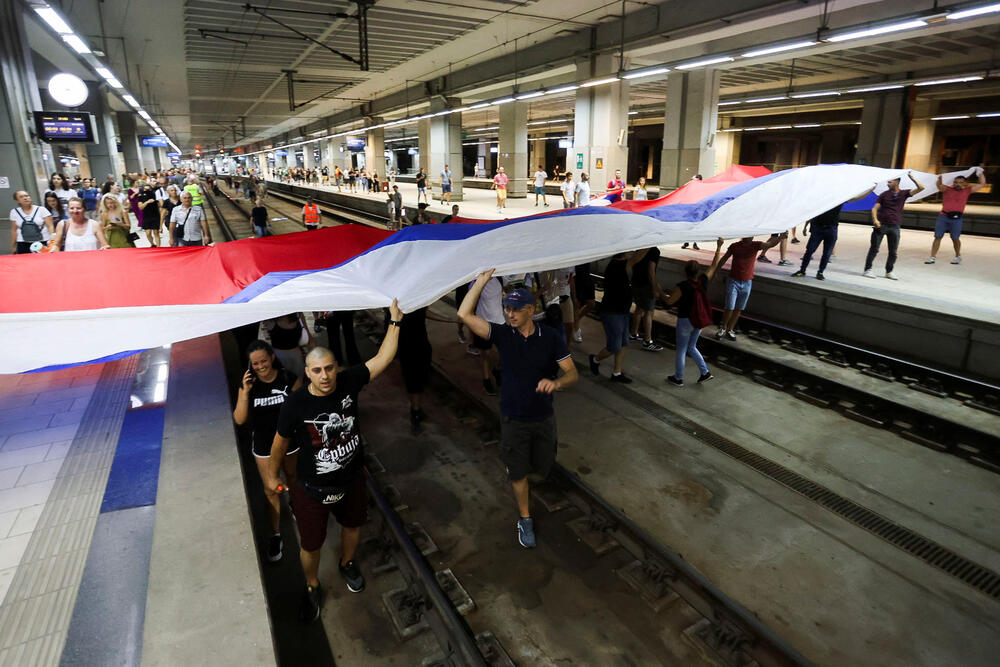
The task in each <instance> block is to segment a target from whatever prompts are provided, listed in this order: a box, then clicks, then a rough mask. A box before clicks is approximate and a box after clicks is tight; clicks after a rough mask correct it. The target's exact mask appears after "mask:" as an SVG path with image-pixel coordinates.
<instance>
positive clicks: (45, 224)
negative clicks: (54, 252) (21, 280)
mask: <svg viewBox="0 0 1000 667" xmlns="http://www.w3.org/2000/svg"><path fill="white" fill-rule="evenodd" d="M14 201H15V202H17V206H16V207H14V208H12V209H11V210H10V252H11V254H12V255H24V254H27V253H30V252H31V244H32V243H35V242H36V241H37V242H39V243H43V244H44V243H48V240H49V239H50V238H52V235H53V234H54V233H55V228H54V227H53V225H52V216H51V215H49V212H48V211H47V210H45V209H44V208H42V207H41V206H35V204H33V203H32V201H31V195H30V194H28V193H27V192H26V191H24V190H18V191H17V192H15V193H14Z"/></svg>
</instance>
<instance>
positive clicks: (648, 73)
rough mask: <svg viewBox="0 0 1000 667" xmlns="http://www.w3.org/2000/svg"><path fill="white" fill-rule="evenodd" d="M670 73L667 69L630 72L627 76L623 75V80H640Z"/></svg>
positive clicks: (658, 68)
mask: <svg viewBox="0 0 1000 667" xmlns="http://www.w3.org/2000/svg"><path fill="white" fill-rule="evenodd" d="M669 71H670V68H669V67H657V68H656V69H648V70H644V71H639V72H630V73H629V74H623V75H622V78H623V79H641V78H643V77H646V76H656V75H657V74H666V73H667V72H669Z"/></svg>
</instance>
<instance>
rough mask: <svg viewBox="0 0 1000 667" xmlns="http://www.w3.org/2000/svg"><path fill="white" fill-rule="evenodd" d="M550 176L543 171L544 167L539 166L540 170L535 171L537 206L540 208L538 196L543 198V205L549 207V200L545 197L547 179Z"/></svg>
mask: <svg viewBox="0 0 1000 667" xmlns="http://www.w3.org/2000/svg"><path fill="white" fill-rule="evenodd" d="M548 177H549V175H548V174H546V173H545V170H544V169H542V165H538V169H537V170H536V171H535V176H534V181H535V206H538V195H541V196H542V203H543V204H545V205H546V206H548V205H549V200H548V199H547V198H546V197H545V179H546V178H548Z"/></svg>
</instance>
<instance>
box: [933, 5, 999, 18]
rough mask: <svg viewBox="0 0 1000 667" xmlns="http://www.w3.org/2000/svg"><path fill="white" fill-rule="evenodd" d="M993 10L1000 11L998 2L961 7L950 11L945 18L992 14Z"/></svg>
mask: <svg viewBox="0 0 1000 667" xmlns="http://www.w3.org/2000/svg"><path fill="white" fill-rule="evenodd" d="M994 12H1000V2H998V3H996V4H992V5H985V6H983V7H974V8H972V9H961V10H959V11H957V12H951V13H949V14H948V16H946V17H945V18H947V19H967V18H971V17H973V16H982V15H983V14H992V13H994Z"/></svg>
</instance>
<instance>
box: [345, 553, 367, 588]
mask: <svg viewBox="0 0 1000 667" xmlns="http://www.w3.org/2000/svg"><path fill="white" fill-rule="evenodd" d="M340 576H342V577H343V578H344V581H346V582H347V590H349V591H351V592H352V593H360V592H361V591H363V590H365V578H364V576H363V575H362V574H361V568H359V567H358V564H357V563H355V562H354V561H353V560H349V561H347V563H346V564H345V565H341V566H340Z"/></svg>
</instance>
